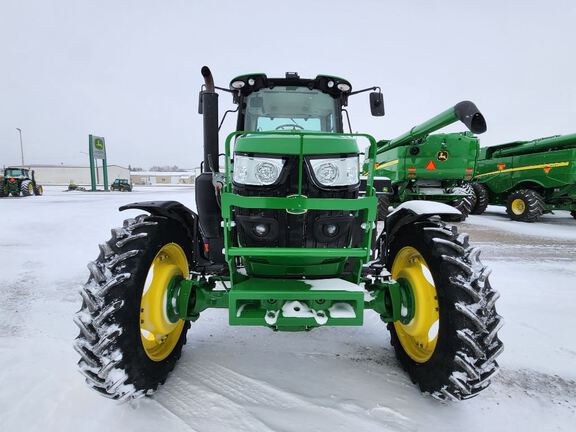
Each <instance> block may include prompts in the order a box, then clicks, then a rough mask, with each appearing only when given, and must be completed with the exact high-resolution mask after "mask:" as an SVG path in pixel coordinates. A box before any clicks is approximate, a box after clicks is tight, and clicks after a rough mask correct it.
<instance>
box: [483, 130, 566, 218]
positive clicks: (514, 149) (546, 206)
mask: <svg viewBox="0 0 576 432" xmlns="http://www.w3.org/2000/svg"><path fill="white" fill-rule="evenodd" d="M474 179H475V183H474V184H473V187H474V190H475V192H476V198H477V199H476V201H477V202H476V206H475V208H474V209H473V213H474V214H482V213H483V212H484V211H485V210H486V207H487V205H488V204H495V205H505V206H506V212H507V213H508V216H510V218H511V219H512V220H517V221H522V222H535V221H538V220H539V219H540V217H541V216H542V215H543V214H544V213H550V212H552V211H553V210H568V211H570V213H571V215H572V216H573V217H574V218H576V134H571V135H557V136H552V137H548V138H540V139H536V140H533V141H517V142H513V143H508V144H501V145H497V146H492V147H484V148H482V149H481V150H480V156H479V158H478V164H477V169H476V174H475V176H474Z"/></svg>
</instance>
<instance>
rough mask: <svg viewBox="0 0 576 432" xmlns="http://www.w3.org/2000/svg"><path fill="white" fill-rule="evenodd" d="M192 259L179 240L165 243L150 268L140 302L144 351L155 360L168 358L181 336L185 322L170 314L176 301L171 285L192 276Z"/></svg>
mask: <svg viewBox="0 0 576 432" xmlns="http://www.w3.org/2000/svg"><path fill="white" fill-rule="evenodd" d="M187 273H188V261H187V260H186V255H185V253H184V251H183V250H182V248H181V247H180V246H178V245H177V244H175V243H169V244H166V245H164V246H163V247H162V248H161V249H160V251H159V252H158V253H157V254H156V256H155V257H154V260H153V261H152V265H151V266H150V269H149V270H148V276H147V277H146V283H145V286H144V290H143V292H142V299H141V301H140V335H141V339H142V345H143V346H144V351H145V352H146V354H147V355H148V357H149V358H150V359H152V360H154V361H160V360H163V359H165V358H166V357H167V356H168V355H169V354H170V353H171V352H172V350H173V349H174V346H175V345H176V343H177V342H178V339H179V338H180V334H181V333H182V328H183V327H184V321H182V320H173V318H172V319H171V317H170V316H169V314H168V307H169V306H173V305H169V304H168V302H169V301H172V296H170V295H169V293H168V291H169V287H170V286H171V284H173V281H174V280H177V279H181V278H184V277H187V276H188V274H187Z"/></svg>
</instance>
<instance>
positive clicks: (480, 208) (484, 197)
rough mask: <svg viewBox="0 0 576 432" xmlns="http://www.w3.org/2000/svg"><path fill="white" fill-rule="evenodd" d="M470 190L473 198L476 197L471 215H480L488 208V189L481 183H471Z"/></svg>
mask: <svg viewBox="0 0 576 432" xmlns="http://www.w3.org/2000/svg"><path fill="white" fill-rule="evenodd" d="M471 186H472V189H473V190H474V196H475V197H476V203H475V204H474V207H473V208H472V211H471V213H472V214H474V215H481V214H482V213H484V212H485V211H486V208H488V204H489V203H490V202H489V196H488V189H486V186H484V185H483V184H482V183H478V182H473V183H471Z"/></svg>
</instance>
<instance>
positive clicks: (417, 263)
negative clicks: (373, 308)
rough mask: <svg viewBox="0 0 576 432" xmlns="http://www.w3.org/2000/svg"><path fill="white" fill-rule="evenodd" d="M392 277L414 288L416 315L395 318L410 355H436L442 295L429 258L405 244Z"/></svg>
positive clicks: (423, 359) (424, 358)
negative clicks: (411, 317) (436, 285)
mask: <svg viewBox="0 0 576 432" xmlns="http://www.w3.org/2000/svg"><path fill="white" fill-rule="evenodd" d="M392 278H393V279H395V280H400V279H403V280H404V281H406V282H407V283H408V284H409V285H410V287H411V288H412V294H413V296H414V318H413V319H412V320H411V321H410V322H409V323H408V324H402V323H401V322H400V321H396V322H394V327H395V329H396V334H397V335H398V339H399V340H400V343H401V344H402V347H403V348H404V351H405V352H406V354H408V356H409V357H410V358H411V359H412V360H414V361H415V362H417V363H425V362H427V361H428V360H430V358H431V357H432V354H433V353H434V350H435V348H436V342H437V341H438V328H439V323H440V321H439V319H440V315H439V313H438V295H437V292H436V287H435V286H434V281H433V279H432V275H431V274H430V270H429V267H428V264H427V263H426V260H424V258H423V257H422V255H421V254H420V252H418V251H417V250H416V249H414V248H413V247H411V246H406V247H404V248H402V249H401V250H400V251H399V252H398V255H396V258H394V263H393V264H392Z"/></svg>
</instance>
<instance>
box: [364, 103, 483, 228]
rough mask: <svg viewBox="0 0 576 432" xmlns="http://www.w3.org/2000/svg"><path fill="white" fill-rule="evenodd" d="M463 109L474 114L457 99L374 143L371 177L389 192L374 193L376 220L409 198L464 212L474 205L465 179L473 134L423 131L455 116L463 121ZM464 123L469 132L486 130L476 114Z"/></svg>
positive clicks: (473, 153)
mask: <svg viewBox="0 0 576 432" xmlns="http://www.w3.org/2000/svg"><path fill="white" fill-rule="evenodd" d="M469 112H477V109H476V107H475V106H474V104H472V103H471V102H461V103H459V104H458V105H456V106H455V107H454V108H451V109H449V110H447V111H445V112H443V113H441V114H440V115H438V116H436V117H434V118H433V119H431V120H429V121H427V122H426V123H423V124H421V125H419V126H416V127H414V128H412V129H411V130H410V131H409V132H407V133H406V134H404V135H401V136H400V137H398V138H394V139H392V140H384V141H379V142H378V150H377V156H376V164H375V169H376V175H377V176H382V177H388V178H389V179H390V180H391V182H392V192H393V193H392V194H391V195H386V194H379V195H378V219H379V220H384V218H385V217H386V214H387V213H388V206H389V205H390V204H393V205H397V204H399V203H402V202H405V201H409V200H431V201H437V202H442V203H446V204H450V205H452V206H454V207H455V208H457V209H458V210H460V211H461V212H462V214H463V215H464V216H465V217H466V216H468V214H469V213H470V211H471V210H472V208H473V206H474V204H475V203H474V200H475V195H474V191H473V190H472V187H471V186H470V184H469V181H470V180H471V179H472V176H473V173H474V168H475V165H476V157H477V154H478V148H479V144H478V138H476V137H475V136H474V135H473V134H472V133H471V132H463V133H448V134H435V135H429V134H430V133H432V132H434V131H436V130H438V129H441V128H443V127H444V126H446V125H447V124H450V123H453V122H454V120H453V119H454V117H455V116H456V117H457V118H460V119H464V118H465V116H466V115H467V114H468V113H469ZM467 126H468V128H472V129H471V130H472V132H474V133H483V132H485V131H486V123H485V121H484V120H483V118H481V117H477V121H476V122H475V123H474V124H467ZM366 170H367V164H366V163H365V164H364V171H365V172H366Z"/></svg>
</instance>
